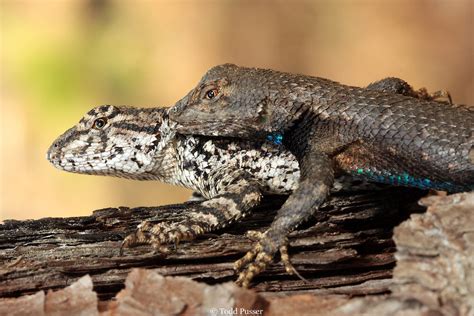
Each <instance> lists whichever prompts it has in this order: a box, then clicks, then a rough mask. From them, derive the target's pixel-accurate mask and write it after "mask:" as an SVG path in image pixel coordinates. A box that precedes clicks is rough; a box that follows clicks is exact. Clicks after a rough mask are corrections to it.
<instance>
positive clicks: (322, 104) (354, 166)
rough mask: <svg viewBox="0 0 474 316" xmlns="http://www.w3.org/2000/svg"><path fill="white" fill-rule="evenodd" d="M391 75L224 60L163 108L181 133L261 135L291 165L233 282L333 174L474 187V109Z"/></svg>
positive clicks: (253, 269) (257, 268)
mask: <svg viewBox="0 0 474 316" xmlns="http://www.w3.org/2000/svg"><path fill="white" fill-rule="evenodd" d="M396 81H397V80H395V81H391V80H390V79H389V80H385V81H381V82H379V83H376V84H374V85H371V86H369V87H367V88H358V87H351V86H346V85H342V84H339V83H337V82H334V81H330V80H327V79H322V78H317V77H311V76H305V75H296V74H290V73H283V72H279V71H274V70H269V69H258V68H245V67H239V66H236V65H231V64H225V65H221V66H216V67H214V68H212V69H211V70H209V71H208V72H207V73H206V74H205V75H204V77H203V78H202V79H201V81H200V82H199V83H198V85H197V86H196V87H195V88H194V89H193V90H191V91H190V92H189V93H188V94H187V95H186V96H185V97H184V98H183V99H181V100H180V101H178V102H177V103H176V105H175V106H174V107H173V108H172V110H170V113H169V114H170V119H171V120H173V121H175V122H177V123H178V124H179V125H178V126H177V127H176V128H177V130H178V132H179V133H183V134H194V135H205V136H219V137H240V138H243V139H258V138H261V139H265V138H267V139H270V140H272V141H274V142H275V143H283V145H284V146H285V147H286V148H288V149H289V150H290V151H291V152H292V153H293V154H295V156H296V158H297V160H298V162H299V165H300V168H301V178H300V182H299V186H298V188H297V189H296V190H295V191H294V192H293V193H292V195H290V197H289V198H288V200H287V201H286V202H285V204H284V205H283V206H282V208H281V209H280V210H279V211H278V213H277V216H276V217H275V219H274V221H273V223H272V225H271V227H270V228H269V229H268V230H267V231H266V232H265V233H263V234H261V236H260V241H259V242H258V243H257V244H256V245H255V247H254V248H253V249H252V250H251V251H249V252H248V253H247V254H246V255H245V256H244V257H243V258H242V259H241V260H239V261H237V262H236V265H235V268H236V269H237V270H241V271H242V272H241V273H240V276H239V279H238V283H240V284H242V285H244V286H248V284H249V282H250V280H251V279H252V278H253V277H254V276H255V275H256V274H258V273H260V272H261V271H262V270H264V269H265V268H266V266H267V265H268V264H269V263H270V262H271V260H272V259H273V257H274V255H275V254H276V252H277V251H278V250H279V249H284V247H285V245H286V240H287V239H286V237H287V235H288V234H289V232H290V231H292V230H293V229H295V227H296V226H297V225H299V224H300V223H301V222H302V221H303V220H305V219H306V218H308V217H309V216H311V215H312V214H313V213H314V212H315V211H316V210H317V209H318V207H319V206H320V205H321V203H323V201H324V200H325V199H326V198H327V196H328V194H329V189H330V188H331V186H332V184H333V182H334V177H335V175H338V174H341V173H345V174H350V175H353V176H356V177H361V178H363V179H368V180H371V181H376V182H382V183H389V184H394V185H405V186H414V187H421V188H432V189H437V190H446V191H451V192H456V191H467V190H472V189H473V188H474V149H473V147H474V125H473V124H474V123H473V122H474V111H473V110H472V109H471V108H469V107H468V106H462V105H450V104H448V103H443V102H435V101H433V100H430V99H431V98H430V96H429V95H428V96H426V95H423V93H411V92H414V91H413V90H411V91H409V93H402V94H405V95H402V94H397V93H393V90H392V89H391V88H390V84H389V83H390V82H396ZM397 85H398V84H397ZM398 86H399V85H398ZM385 88H388V91H386V90H385ZM285 249H286V248H285ZM284 260H287V258H283V257H282V261H284Z"/></svg>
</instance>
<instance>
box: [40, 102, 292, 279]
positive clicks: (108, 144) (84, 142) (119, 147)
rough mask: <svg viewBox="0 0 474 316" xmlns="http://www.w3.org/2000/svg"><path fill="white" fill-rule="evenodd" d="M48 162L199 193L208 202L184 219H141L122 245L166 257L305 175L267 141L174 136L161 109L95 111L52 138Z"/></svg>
mask: <svg viewBox="0 0 474 316" xmlns="http://www.w3.org/2000/svg"><path fill="white" fill-rule="evenodd" d="M47 159H48V160H49V161H50V162H51V163H52V164H53V165H54V166H55V167H57V168H59V169H62V170H65V171H69V172H76V173H83V174H94V175H106V176H107V175H108V176H115V177H124V178H129V179H136V180H159V181H162V182H165V183H170V184H173V185H179V186H183V187H186V188H189V189H192V190H194V191H196V192H198V193H199V194H201V195H202V196H203V197H204V198H206V199H207V200H205V201H203V202H201V203H200V204H198V205H197V206H194V209H190V210H189V211H188V212H187V213H186V214H184V215H183V217H182V218H181V219H180V220H179V221H173V222H163V223H159V224H156V225H152V224H150V223H149V222H143V223H141V224H140V225H139V229H138V230H137V232H136V233H134V234H131V235H129V236H128V237H127V238H126V239H125V241H124V243H123V246H133V245H136V244H142V243H148V244H152V245H153V246H154V247H155V248H157V249H158V250H160V251H164V252H166V251H167V249H166V247H165V245H166V244H169V243H178V242H179V241H180V240H191V239H194V238H196V237H197V236H198V235H200V234H203V233H205V232H209V231H213V230H216V229H219V228H223V227H225V226H227V225H229V224H231V223H233V222H235V221H237V220H239V219H240V218H242V217H244V216H246V215H247V214H248V213H249V211H251V209H252V208H253V207H255V206H256V205H258V204H259V202H260V200H261V198H262V195H263V194H289V193H291V192H292V191H293V190H294V189H295V188H296V187H297V184H298V181H299V175H300V172H299V166H298V162H297V161H296V159H295V157H294V156H293V155H292V154H291V153H290V152H289V151H288V150H285V149H284V148H282V147H281V146H277V145H275V144H272V143H271V142H269V141H263V142H262V141H242V140H237V139H209V138H206V137H194V136H183V135H177V134H176V132H175V131H174V130H173V128H172V126H170V124H169V121H168V119H167V114H166V109H164V108H133V107H125V106H112V105H104V106H99V107H96V108H94V109H92V110H91V111H89V112H88V113H87V114H86V115H85V116H84V117H83V118H82V119H81V120H80V121H79V123H78V124H77V125H76V126H74V127H73V128H71V129H69V130H67V131H66V132H65V133H64V134H63V135H61V136H60V137H59V138H58V139H57V140H56V141H54V143H53V144H52V145H51V147H50V148H49V150H48V153H47ZM288 271H289V272H292V271H293V269H292V267H290V266H288Z"/></svg>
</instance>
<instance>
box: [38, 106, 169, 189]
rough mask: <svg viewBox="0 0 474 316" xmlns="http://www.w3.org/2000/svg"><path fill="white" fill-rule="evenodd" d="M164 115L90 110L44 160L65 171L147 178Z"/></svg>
mask: <svg viewBox="0 0 474 316" xmlns="http://www.w3.org/2000/svg"><path fill="white" fill-rule="evenodd" d="M164 115H165V109H160V108H132V107H125V106H112V105H103V106H99V107H96V108H93V109H92V110H90V111H89V112H87V113H86V115H85V116H84V117H83V118H82V119H81V120H80V121H79V123H77V124H76V125H75V126H74V127H72V128H70V129H68V130H67V131H66V132H65V133H64V134H62V135H61V136H59V137H58V138H57V139H56V140H55V141H54V142H53V144H52V145H51V147H50V148H49V150H48V153H47V159H48V160H49V161H50V162H51V163H52V164H53V165H54V166H55V167H56V168H58V169H61V170H65V171H69V172H76V173H84V174H100V175H112V176H119V177H125V178H132V179H140V180H145V179H150V178H151V175H150V171H151V170H152V169H153V167H155V165H156V163H157V159H156V157H155V156H154V155H155V154H156V152H157V151H158V150H159V148H158V147H159V146H160V145H162V142H161V141H162V139H161V136H162V135H161V134H162V131H161V128H162V121H163V116H164Z"/></svg>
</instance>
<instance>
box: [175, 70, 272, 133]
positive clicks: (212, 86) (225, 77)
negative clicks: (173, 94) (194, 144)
mask: <svg viewBox="0 0 474 316" xmlns="http://www.w3.org/2000/svg"><path fill="white" fill-rule="evenodd" d="M266 72H268V73H269V76H266ZM273 73H274V71H272V70H265V69H257V68H244V67H239V66H236V65H232V64H224V65H219V66H215V67H213V68H211V69H210V70H209V71H208V72H207V73H206V74H205V75H204V77H203V78H202V79H201V81H200V82H199V83H198V84H197V86H196V87H195V88H194V89H193V90H191V91H190V92H189V93H188V94H187V95H186V96H185V97H184V98H183V99H181V100H180V101H178V102H177V103H176V104H175V106H174V107H172V108H171V109H170V112H169V115H170V119H171V120H173V121H174V122H176V123H177V124H178V125H177V127H176V128H177V131H178V132H180V133H183V134H195V135H205V136H229V137H243V138H250V137H254V136H255V135H262V136H264V135H265V134H266V133H268V132H272V131H273V130H272V129H273V128H272V124H273V121H274V119H273V113H272V110H271V107H269V106H268V105H269V102H268V100H269V97H270V96H271V95H272V93H273V92H272V82H271V75H272V74H273ZM262 78H268V80H262Z"/></svg>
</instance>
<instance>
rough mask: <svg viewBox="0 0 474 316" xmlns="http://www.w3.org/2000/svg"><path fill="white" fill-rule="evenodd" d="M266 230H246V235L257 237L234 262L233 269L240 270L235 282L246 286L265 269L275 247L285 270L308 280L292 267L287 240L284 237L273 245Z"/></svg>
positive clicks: (274, 251) (273, 253) (252, 237)
mask: <svg viewBox="0 0 474 316" xmlns="http://www.w3.org/2000/svg"><path fill="white" fill-rule="evenodd" d="M267 233H268V231H267V232H265V233H261V232H257V231H248V232H247V234H246V235H247V237H249V238H251V239H254V238H258V239H259V241H258V242H257V244H256V245H255V246H254V247H253V248H252V249H251V250H250V251H248V252H247V253H246V254H245V256H244V257H242V258H241V259H239V260H237V261H236V262H235V263H234V270H236V271H241V272H240V274H239V277H238V279H237V281H236V283H237V284H238V285H240V286H242V287H245V288H247V287H248V286H249V284H250V281H251V280H252V279H253V277H254V276H256V275H257V274H259V273H260V272H262V271H263V270H265V269H266V268H267V267H268V265H269V264H270V262H271V261H272V259H273V257H274V255H275V253H276V249H278V250H279V251H280V254H281V261H282V263H283V265H284V266H285V270H286V272H287V273H289V274H294V275H296V276H298V277H299V278H300V279H302V280H304V281H306V282H308V281H307V280H306V279H305V278H303V277H302V276H301V275H300V274H299V273H298V271H296V269H295V268H294V267H293V265H292V264H291V261H290V257H289V255H288V246H287V244H288V240H287V239H286V238H285V239H284V241H283V244H282V245H278V246H277V247H275V242H274V241H273V240H272V239H271V238H270V237H268V235H267Z"/></svg>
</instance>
